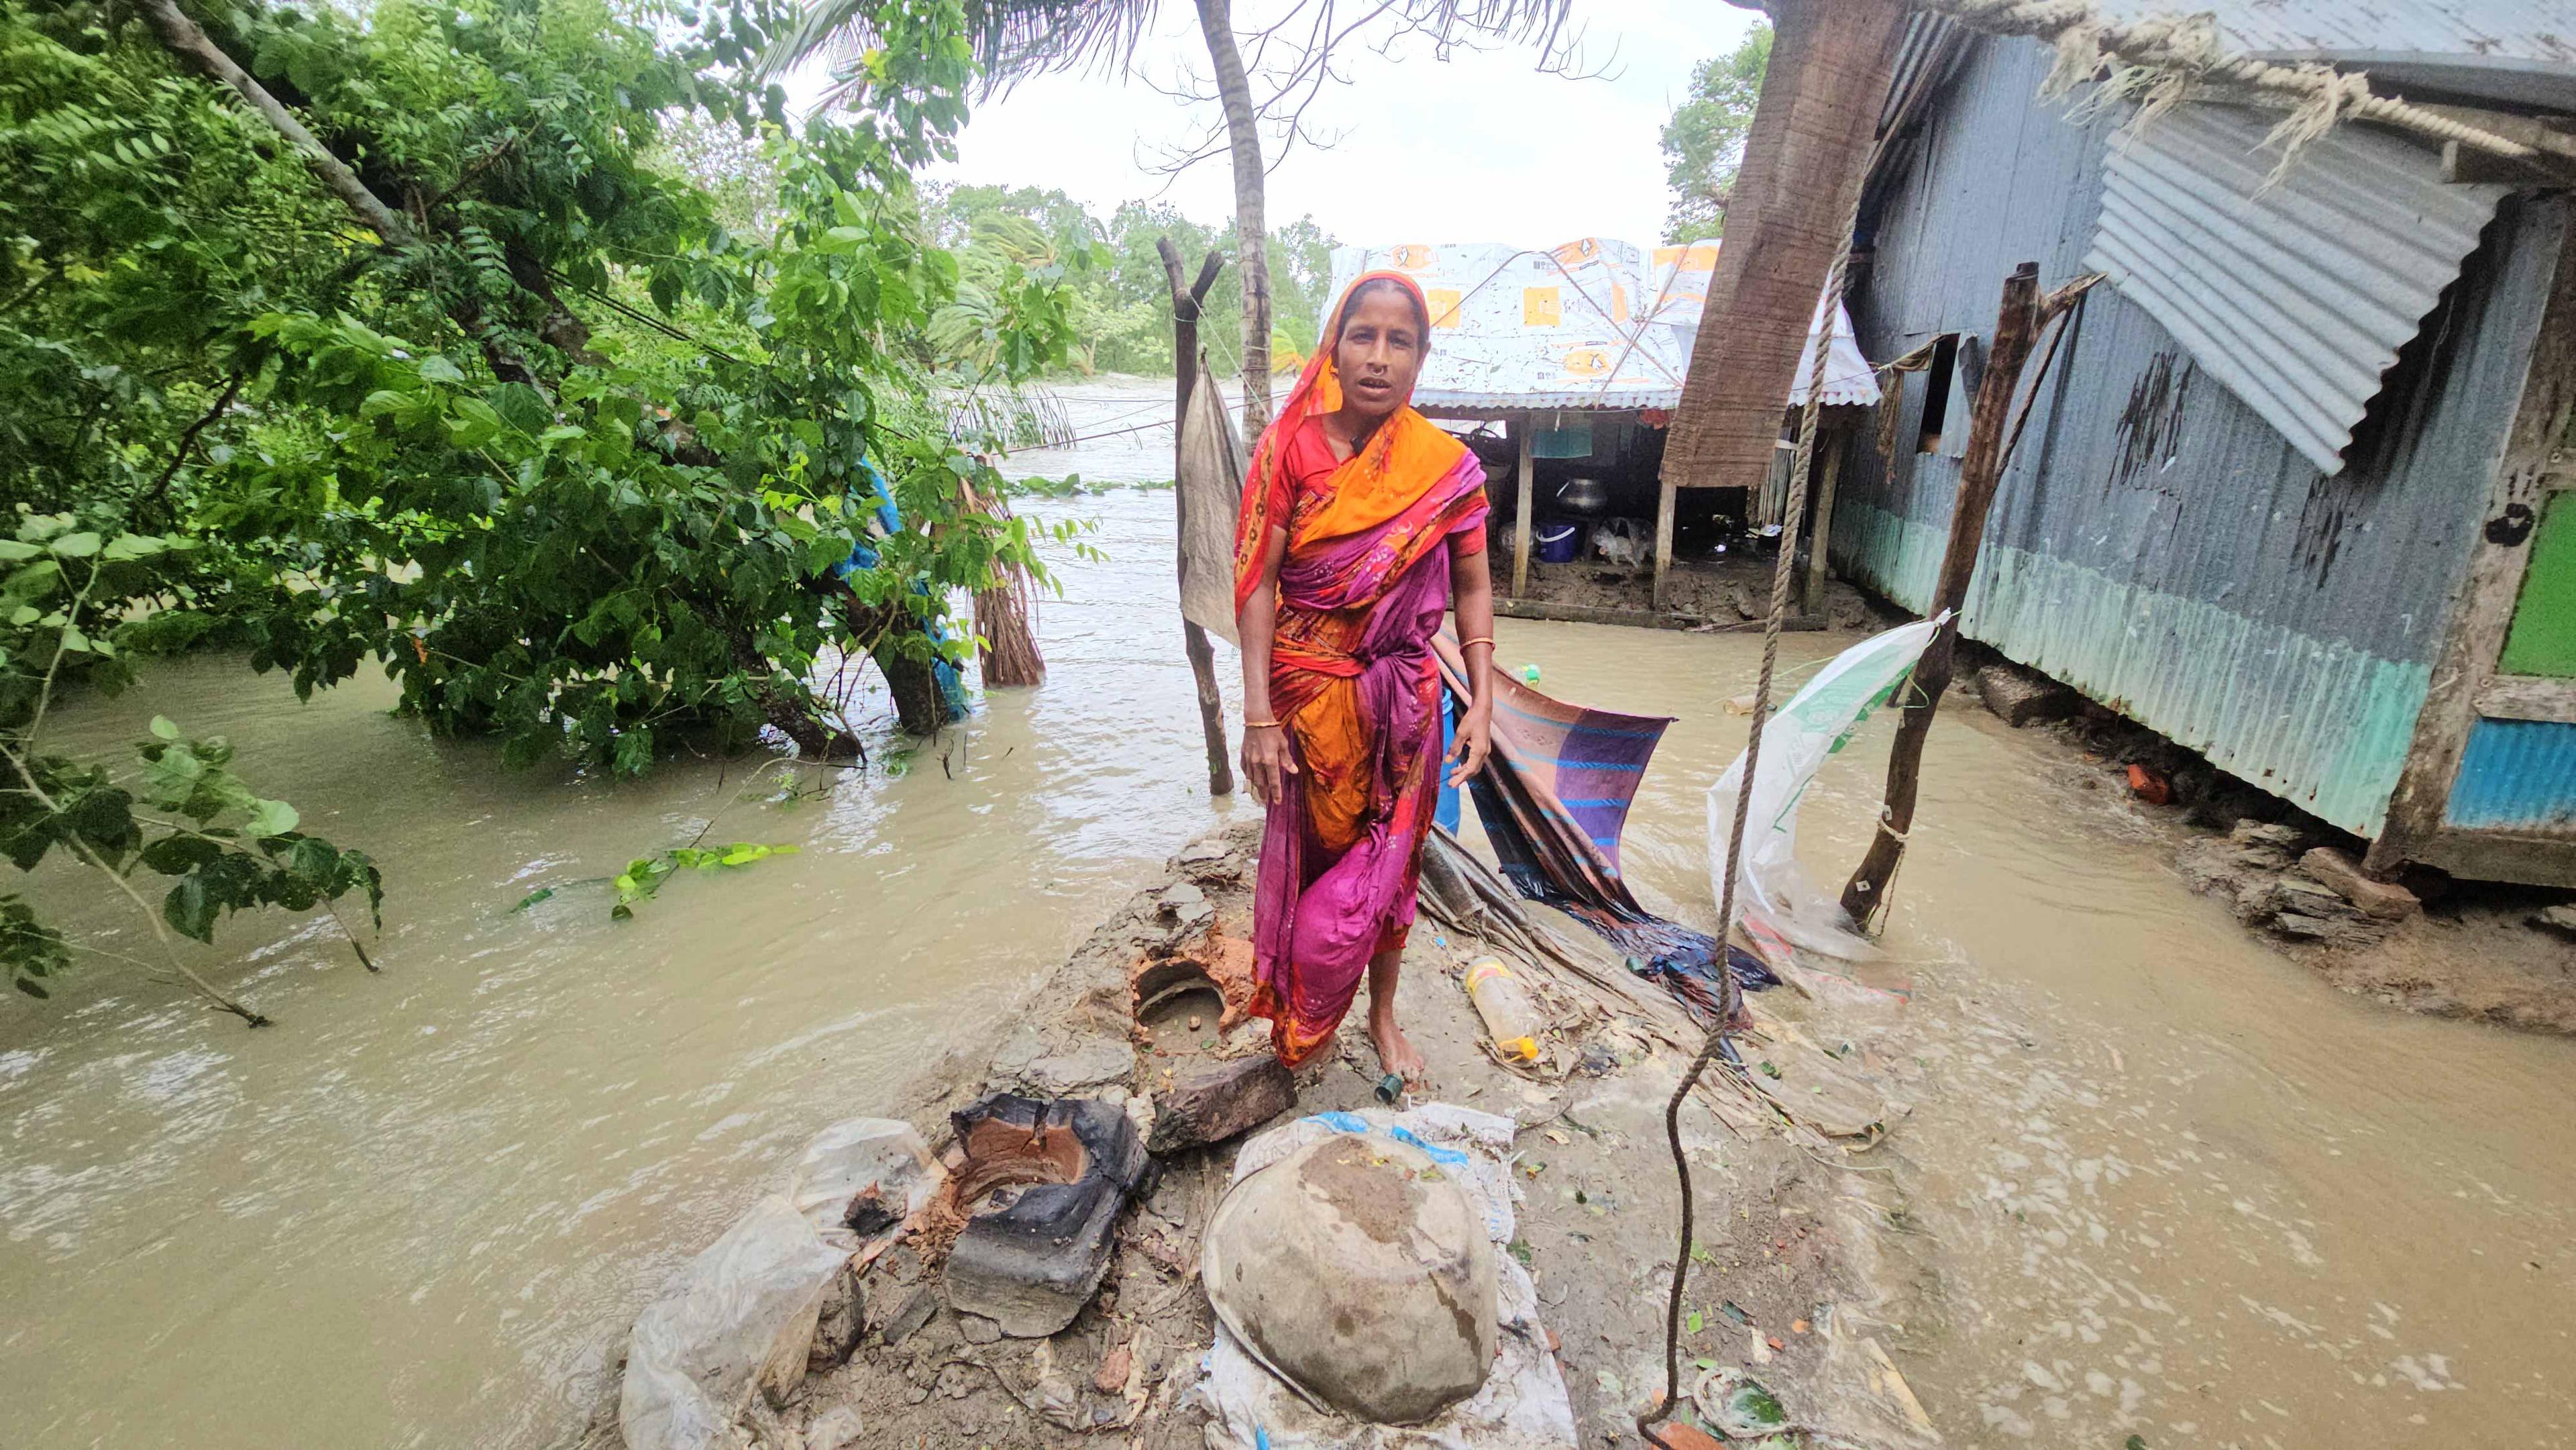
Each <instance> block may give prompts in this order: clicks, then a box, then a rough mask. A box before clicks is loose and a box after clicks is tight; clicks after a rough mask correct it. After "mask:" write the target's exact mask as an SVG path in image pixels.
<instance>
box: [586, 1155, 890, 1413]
mask: <svg viewBox="0 0 2576 1450" xmlns="http://www.w3.org/2000/svg"><path fill="white" fill-rule="evenodd" d="M849 1261H850V1251H849V1250H847V1249H837V1248H834V1247H832V1246H831V1245H829V1244H827V1243H825V1242H823V1240H822V1238H821V1237H820V1236H819V1235H817V1234H816V1233H815V1232H814V1226H813V1225H812V1224H810V1223H807V1222H806V1221H805V1218H804V1216H803V1215H802V1214H799V1213H798V1212H797V1211H796V1205H795V1204H793V1203H790V1202H789V1201H788V1200H787V1199H785V1198H783V1197H779V1196H776V1195H773V1196H771V1197H768V1198H764V1199H762V1200H761V1201H760V1202H758V1203H756V1204H754V1205H752V1207H751V1211H750V1212H748V1213H746V1214H744V1215H743V1216H742V1217H741V1218H740V1219H737V1220H735V1222H734V1226H733V1227H731V1228H729V1229H727V1230H725V1233H724V1237H722V1238H720V1239H717V1240H716V1241H715V1242H714V1243H712V1244H710V1245H708V1246H707V1249H706V1251H705V1252H704V1253H701V1254H699V1255H698V1256H697V1257H696V1258H694V1259H692V1260H690V1261H689V1266H688V1267H687V1268H686V1269H683V1270H682V1271H681V1272H680V1276H679V1278H678V1279H677V1280H675V1281H674V1282H673V1283H672V1285H671V1287H670V1288H669V1289H667V1290H665V1291H664V1293H663V1295H662V1297H661V1298H659V1299H657V1300H655V1301H654V1302H653V1305H652V1307H651V1308H649V1309H646V1310H645V1311H644V1312H643V1314H642V1315H640V1316H638V1317H637V1319H636V1321H635V1332H634V1334H633V1335H632V1336H631V1337H630V1338H629V1339H628V1340H627V1345H626V1378H625V1380H624V1382H623V1383H622V1384H620V1386H619V1387H618V1397H617V1428H618V1431H619V1433H621V1434H623V1435H624V1436H625V1437H626V1446H627V1450H713V1447H718V1446H722V1447H726V1450H731V1447H734V1446H737V1445H740V1444H741V1443H742V1437H741V1436H740V1435H738V1434H737V1433H736V1432H735V1430H734V1423H735V1420H736V1419H737V1418H738V1417H739V1416H740V1415H741V1413H742V1410H743V1407H744V1406H746V1405H748V1404H749V1403H750V1402H751V1397H752V1396H753V1395H755V1394H757V1393H759V1392H760V1386H761V1385H763V1384H768V1385H770V1386H772V1387H774V1388H777V1389H780V1390H784V1389H785V1388H786V1387H788V1386H789V1385H792V1384H794V1383H795V1382H796V1380H798V1379H800V1378H802V1377H803V1375H804V1373H805V1356H806V1352H807V1351H808V1350H809V1349H811V1348H812V1346H813V1343H814V1321H815V1316H816V1314H817V1313H818V1311H820V1310H821V1308H822V1304H823V1291H824V1290H825V1289H826V1288H828V1287H829V1286H830V1285H831V1282H832V1277H833V1276H834V1275H835V1274H838V1273H840V1272H841V1267H842V1265H844V1264H847V1263H848V1262H849Z"/></svg>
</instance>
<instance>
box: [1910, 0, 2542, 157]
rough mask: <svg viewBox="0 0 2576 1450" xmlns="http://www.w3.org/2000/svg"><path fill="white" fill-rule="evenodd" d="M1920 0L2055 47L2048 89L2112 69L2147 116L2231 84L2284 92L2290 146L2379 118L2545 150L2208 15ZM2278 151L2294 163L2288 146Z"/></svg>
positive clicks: (2031, 2) (2106, 90)
mask: <svg viewBox="0 0 2576 1450" xmlns="http://www.w3.org/2000/svg"><path fill="white" fill-rule="evenodd" d="M1918 3H1919V4H1920V5H1921V6H1922V8H1923V9H1925V10H1929V11H1932V12H1934V13H1935V14H1940V15H1946V16H1949V17H1950V18H1951V19H1953V20H1956V21H1958V22H1959V23H1960V24H1962V25H1965V26H1967V27H1969V28H1970V29H1972V30H1979V31H1984V32H1986V33H1988V34H1991V35H2026V36H2029V37H2031V38H2033V39H2035V40H2043V41H2046V42H2048V43H2049V44H2050V45H2053V46H2055V47H2056V48H2057V70H2056V73H2055V74H2053V75H2051V76H2050V77H2049V81H2048V89H2049V90H2050V91H2051V92H2053V93H2056V94H2061V95H2062V94H2064V93H2066V92H2068V91H2071V90H2073V89H2074V88H2075V87H2076V86H2078V85H2081V84H2083V83H2085V82H2088V81H2091V80H2093V79H2095V78H2096V77H2097V76H2100V75H2101V74H2102V72H2103V70H2104V68H2105V67H2108V68H2109V70H2110V72H2111V78H2110V80H2109V81H2108V83H2106V84H2105V85H2104V87H2103V90H2102V97H2103V99H2105V100H2119V99H2131V98H2137V99H2141V100H2142V101H2143V105H2144V109H2145V113H2146V114H2147V115H2148V116H2153V115H2154V114H2156V113H2157V112H2159V111H2163V110H2166V109H2168V108H2170V107H2172V106H2173V105H2175V104H2176V103H2178V102H2180V101H2181V100H2182V99H2183V97H2184V96H2185V94H2187V93H2188V92H2189V91H2190V90H2191V89H2192V88H2193V87H2194V86H2201V85H2218V86H2235V87H2239V88H2241V89H2244V90H2248V91H2252V92H2254V93H2255V94H2257V95H2260V96H2264V97H2267V98H2271V99H2276V100H2284V101H2288V102H2290V103H2291V112H2290V115H2289V118H2288V119H2287V120H2284V121H2283V122H2281V124H2280V125H2279V126H2277V127H2275V128H2273V131H2272V135H2271V136H2270V138H2269V139H2270V140H2271V141H2273V142H2275V143H2278V144H2279V145H2281V146H2282V147H2283V148H2284V150H2285V151H2288V152H2296V151H2297V150H2298V148H2299V147H2301V146H2303V145H2305V144H2306V143H2308V142H2310V141H2313V140H2315V139H2316V138H2318V137H2319V136H2322V135H2324V134H2325V133H2326V132H2327V131H2329V130H2331V129H2333V127H2334V125H2335V123H2336V122H2338V121H2345V120H2352V121H2376V122H2378V123H2379V124H2380V125H2383V126H2392V127H2395V128H2396V129H2398V130H2401V131H2412V132H2414V133H2415V134H2417V135H2419V136H2424V137H2427V138H2430V139H2432V140H2435V141H2456V142H2458V143H2460V144H2461V145H2463V146H2467V147H2471V148H2473V149H2475V150H2479V151H2485V152H2489V153H2492V154H2494V155H2497V156H2510V157H2513V158H2515V159H2517V160H2530V159H2533V158H2535V157H2537V156H2539V155H2540V154H2541V152H2540V149H2539V148H2538V147H2535V146H2530V145H2526V144H2525V143H2523V142H2520V141H2516V140H2514V139H2512V138H2511V137H2508V136H2500V135H2498V134H2496V133H2495V132H2493V131H2489V130H2486V129H2484V128H2482V127H2479V126H2475V125H2471V124H2469V123H2468V122H2465V121H2461V120H2457V119H2455V118H2453V117H2450V116H2446V115H2443V114H2441V113H2439V112H2437V111H2432V110H2428V109H2426V108H2425V107H2422V106H2417V105H2412V104H2410V103H2408V102H2407V101H2406V100H2405V99H2404V98H2403V97H2398V96H2382V95H2376V94H2373V93H2372V91H2371V89H2370V77H2369V76H2367V75H2364V74H2360V73H2358V72H2356V73H2350V74H2347V73H2345V72H2342V71H2338V70H2336V69H2334V68H2333V67H2331V66H2324V65H2314V64H2305V65H2276V64H2274V63H2272V62H2270V61H2260V60H2253V59H2249V58H2248V57H2245V56H2242V55H2233V54H2230V53H2228V52H2226V51H2225V50H2223V49H2221V48H2220V45H2219V41H2218V32H2217V28H2216V24H2215V22H2214V21H2213V20H2212V19H2211V17H2210V16H2208V15H2206V14H2201V15H2192V16H2184V17H2157V18H2150V19H2145V20H2140V21H2136V22H2134V23H2123V22H2119V21H2113V20H2106V19H2104V18H2103V17H2102V15H2101V13H2100V12H2098V11H2096V10H2095V9H2094V8H2093V7H2092V6H2091V5H2090V4H2088V3H2086V0H1918ZM2282 160H2283V164H2284V165H2286V164H2287V163H2288V157H2287V156H2286V155H2285V156H2284V157H2283V158H2282Z"/></svg>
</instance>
